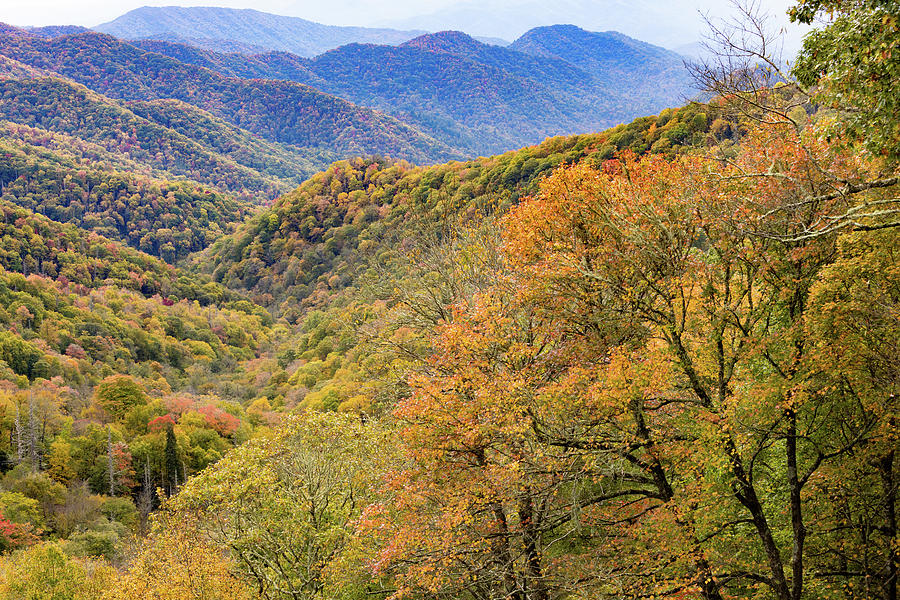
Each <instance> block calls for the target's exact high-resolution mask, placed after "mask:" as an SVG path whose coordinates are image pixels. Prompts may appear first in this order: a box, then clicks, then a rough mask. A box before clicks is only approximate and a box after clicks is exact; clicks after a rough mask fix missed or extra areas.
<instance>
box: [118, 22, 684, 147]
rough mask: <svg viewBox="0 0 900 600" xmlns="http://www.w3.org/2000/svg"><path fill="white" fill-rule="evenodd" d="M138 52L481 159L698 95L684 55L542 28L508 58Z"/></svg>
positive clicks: (495, 50) (442, 44)
mask: <svg viewBox="0 0 900 600" xmlns="http://www.w3.org/2000/svg"><path fill="white" fill-rule="evenodd" d="M135 45H137V46H139V47H141V48H144V49H146V50H149V51H152V52H157V53H160V54H164V55H166V56H170V57H172V58H175V59H177V60H180V61H183V62H186V63H190V64H192V65H197V66H200V67H205V68H208V69H211V70H213V71H216V72H218V73H221V74H223V75H228V76H232V77H251V78H255V77H263V78H268V79H284V80H288V81H298V82H301V83H305V84H308V85H311V86H313V87H315V88H317V89H321V90H323V91H326V92H329V93H331V94H335V95H337V96H340V97H342V98H346V99H347V100H350V101H351V102H354V103H357V104H362V105H365V106H374V107H376V108H379V109H381V110H384V111H385V112H387V113H389V114H391V115H393V116H395V117H397V118H398V119H400V120H402V121H404V122H407V123H410V124H412V125H414V126H415V127H417V128H418V129H419V130H421V131H424V132H426V133H428V134H430V135H431V136H433V137H435V138H436V139H439V140H441V141H444V142H446V143H448V144H450V145H451V146H453V147H456V148H460V149H464V150H466V151H467V152H468V153H474V154H486V153H496V152H502V151H503V150H505V149H508V148H510V147H518V146H522V145H525V144H528V143H534V142H536V141H540V140H543V139H544V138H545V137H547V136H552V135H557V134H559V133H561V132H587V131H598V130H600V129H605V128H607V127H608V126H610V125H613V124H615V123H619V122H621V121H623V120H629V119H632V118H634V117H636V116H638V115H646V114H650V113H653V112H657V111H658V110H660V109H661V108H664V107H667V106H670V105H672V104H673V103H675V102H678V103H680V102H683V101H684V99H686V98H691V97H693V96H695V95H696V93H697V90H696V89H695V88H694V87H693V85H692V80H691V78H690V75H689V73H688V71H687V70H686V69H685V67H684V65H683V60H684V59H683V57H681V56H679V55H677V54H675V53H674V52H671V51H668V50H664V49H663V48H659V47H656V46H652V45H650V44H644V43H642V42H638V41H637V40H633V39H631V38H628V37H626V36H623V35H620V34H616V33H614V32H607V33H594V32H588V31H584V30H582V29H579V28H577V27H574V26H568V27H566V26H556V27H541V28H537V29H534V30H532V31H529V32H528V33H526V34H525V35H523V36H522V38H521V39H520V40H517V41H516V42H515V43H514V44H513V45H512V46H510V48H503V47H500V46H495V45H491V44H485V43H481V42H479V41H476V40H475V39H473V38H472V37H470V36H468V35H466V34H464V33H461V32H458V31H444V32H439V33H435V34H427V35H422V36H419V37H417V38H415V39H413V40H410V41H408V42H406V43H403V44H401V45H400V46H384V45H373V44H358V43H357V44H348V45H346V46H342V47H340V48H336V49H334V50H331V51H329V52H326V53H324V54H322V55H320V56H317V57H315V58H312V59H304V58H301V57H299V56H295V55H293V54H289V53H286V52H268V53H262V54H255V55H250V56H248V55H245V54H237V53H232V54H228V53H217V52H211V51H207V50H202V49H198V48H195V47H191V46H188V45H184V44H176V43H172V42H166V41H155V40H142V41H139V42H135ZM588 57H590V60H589V59H588Z"/></svg>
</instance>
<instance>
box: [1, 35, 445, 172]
mask: <svg viewBox="0 0 900 600" xmlns="http://www.w3.org/2000/svg"><path fill="white" fill-rule="evenodd" d="M0 53H2V54H4V55H6V56H7V57H9V58H12V59H14V60H17V61H19V62H22V63H25V64H27V65H30V66H32V67H37V68H40V69H46V70H51V71H55V72H57V73H60V74H62V75H64V76H66V77H68V78H71V79H72V80H74V81H77V82H79V83H82V84H84V85H86V86H87V87H89V88H91V89H92V90H94V91H97V92H99V93H101V94H104V95H106V96H109V97H112V98H116V99H122V100H144V101H149V100H158V99H166V98H168V99H176V100H182V101H184V102H187V103H189V104H193V105H194V106H197V107H199V108H201V109H204V110H206V111H208V112H210V113H212V114H214V115H216V116H218V117H220V118H222V119H224V120H226V121H228V122H229V123H231V124H233V125H236V126H237V127H240V128H242V129H246V130H247V131H250V132H252V133H255V134H257V135H259V136H261V137H263V138H265V139H268V140H271V141H275V142H282V143H287V144H291V145H294V146H299V147H301V148H308V149H313V150H316V151H331V152H334V153H336V154H338V155H341V156H346V155H352V154H370V153H385V154H390V155H392V156H396V157H398V158H406V159H409V160H417V161H423V162H434V161H437V160H442V159H447V158H451V157H454V156H456V155H457V153H456V152H455V151H453V150H452V149H451V148H449V147H448V146H447V145H445V144H442V143H440V142H438V141H436V140H434V139H432V138H430V137H428V136H425V135H423V134H421V133H419V132H417V131H416V130H414V129H413V128H411V127H409V126H407V125H404V124H403V123H400V122H399V121H397V120H396V119H392V118H390V117H388V116H386V115H383V114H381V113H378V112H375V111H373V110H371V109H366V108H361V107H359V106H355V105H353V104H351V103H349V102H347V101H344V100H340V99H338V98H335V97H333V96H330V95H328V94H324V93H322V92H319V91H317V90H315V89H313V88H310V87H308V86H305V85H301V84H298V83H294V82H287V81H261V80H259V81H255V80H254V81H250V80H237V79H231V78H226V77H222V76H220V75H218V74H216V73H213V72H211V71H209V70H206V69H199V68H196V67H193V66H191V65H187V64H184V63H181V62H178V61H176V60H173V59H171V58H168V57H164V56H162V55H159V54H154V53H148V52H145V51H143V50H141V49H139V48H137V47H135V46H132V45H130V44H127V43H124V42H120V41H118V40H116V39H115V38H112V37H110V36H107V35H103V34H98V33H83V34H78V35H71V36H61V37H57V38H53V39H45V38H41V37H38V36H33V35H31V34H28V33H27V32H25V31H23V30H14V29H9V30H7V32H6V33H3V34H2V35H0Z"/></svg>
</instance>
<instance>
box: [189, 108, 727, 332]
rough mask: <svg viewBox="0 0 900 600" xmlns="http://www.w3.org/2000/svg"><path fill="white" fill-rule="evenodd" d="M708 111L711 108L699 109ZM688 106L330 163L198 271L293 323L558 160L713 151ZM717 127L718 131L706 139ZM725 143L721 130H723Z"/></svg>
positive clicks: (528, 188) (520, 190) (511, 193)
mask: <svg viewBox="0 0 900 600" xmlns="http://www.w3.org/2000/svg"><path fill="white" fill-rule="evenodd" d="M706 110H710V109H706ZM714 123H716V121H715V115H712V114H708V113H707V112H704V108H702V107H700V106H699V105H696V104H691V105H688V106H685V107H682V108H680V109H676V110H671V109H667V110H665V111H663V112H662V113H661V114H660V115H659V116H658V117H642V118H640V119H637V120H635V121H634V122H632V123H629V124H627V125H619V126H617V127H615V128H613V129H610V130H607V131H604V132H601V133H596V134H588V135H581V136H569V137H557V138H551V139H548V140H545V141H544V142H543V143H541V144H539V145H536V146H533V147H528V148H523V149H521V150H515V151H510V152H507V153H505V154H502V155H499V156H493V157H487V158H480V159H477V160H471V161H467V162H450V163H447V164H443V165H434V166H430V167H410V166H409V165H407V164H404V163H394V162H389V161H385V160H375V159H371V160H367V159H362V158H357V159H352V160H350V161H341V162H339V163H335V164H334V165H332V166H331V167H330V168H329V169H328V170H326V171H324V172H322V173H318V174H316V175H315V176H313V177H312V178H310V179H309V180H308V181H306V182H304V183H303V184H302V185H301V186H300V187H298V188H297V189H296V190H294V191H292V192H290V193H288V194H285V195H284V196H282V197H280V198H279V199H278V200H276V201H275V203H273V205H272V206H271V207H269V208H267V209H265V210H264V211H263V212H261V213H260V214H259V215H255V216H253V217H251V218H250V219H249V220H248V221H247V222H246V223H244V224H242V225H241V226H240V227H238V228H237V230H236V231H235V232H234V233H233V234H231V235H228V236H223V237H222V239H220V240H218V241H216V242H215V243H214V244H213V245H212V246H211V247H210V248H208V249H207V250H206V251H204V252H203V253H200V254H198V255H196V256H195V257H194V258H193V262H194V265H195V267H196V268H198V269H200V270H201V271H203V272H204V273H208V274H210V275H212V277H213V278H214V280H216V281H217V282H220V283H222V284H223V285H225V286H226V287H229V288H232V289H235V290H239V291H240V292H241V293H246V294H248V295H249V296H251V297H252V298H253V299H254V301H256V302H258V303H260V304H262V305H264V306H266V307H267V308H269V309H270V310H273V311H274V312H276V313H278V314H280V315H282V316H285V317H287V318H288V319H289V320H294V319H297V318H299V317H301V316H302V315H303V314H304V313H305V312H307V311H308V309H309V308H310V307H319V306H320V305H322V304H328V303H330V302H337V301H336V300H334V298H335V297H337V294H338V293H339V292H340V291H341V290H343V289H344V288H347V287H352V286H356V285H358V284H359V277H360V275H361V274H362V273H363V272H364V271H365V269H367V268H368V266H369V265H368V262H369V261H370V259H371V258H372V257H377V256H381V255H382V253H385V252H387V253H393V252H396V251H397V250H398V248H402V247H406V246H408V245H409V244H410V243H413V242H414V241H415V240H424V239H429V237H430V236H432V235H434V234H440V232H441V228H442V227H444V226H445V225H446V224H447V223H448V222H455V221H456V220H459V219H462V220H466V219H472V218H473V217H475V216H476V215H484V214H491V213H496V212H502V211H503V210H505V209H506V208H508V207H509V206H511V205H513V204H515V203H516V202H518V200H519V199H520V198H522V197H524V196H527V195H529V194H531V193H533V192H534V191H535V190H536V189H537V184H538V182H539V181H540V179H541V178H542V177H543V176H544V175H546V174H547V173H549V172H550V171H551V170H553V169H555V168H556V167H557V166H559V165H560V164H563V163H567V164H568V163H575V162H581V161H589V162H591V163H594V164H601V163H602V162H603V161H604V160H607V159H609V158H612V157H613V156H614V154H615V153H616V152H618V151H626V150H627V151H631V152H634V153H637V154H642V153H649V152H654V153H665V154H669V155H672V154H676V153H679V152H683V151H685V150H686V149H688V148H690V147H695V146H701V147H702V146H705V145H707V144H716V143H719V141H721V138H720V137H717V135H720V134H721V133H722V132H725V131H726V129H727V128H726V127H724V126H722V125H720V124H717V127H716V128H713V127H712V125H711V124H714ZM713 129H716V132H718V133H717V134H715V135H714V134H713V133H711V132H713ZM727 131H728V135H731V130H727Z"/></svg>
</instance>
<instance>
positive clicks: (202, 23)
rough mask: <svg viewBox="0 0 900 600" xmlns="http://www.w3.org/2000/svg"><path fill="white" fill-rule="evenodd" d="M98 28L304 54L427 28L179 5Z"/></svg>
mask: <svg viewBox="0 0 900 600" xmlns="http://www.w3.org/2000/svg"><path fill="white" fill-rule="evenodd" d="M94 30H95V31H99V32H101V33H108V34H110V35H113V36H115V37H117V38H121V39H126V40H142V39H153V40H164V41H171V42H185V43H189V44H191V45H195V46H199V47H201V48H206V49H210V50H219V51H226V52H259V51H266V50H283V51H286V52H292V53H294V54H297V55H299V56H316V55H317V54H321V53H322V52H326V51H327V50H331V49H332V48H337V47H338V46H343V45H344V44H350V43H353V42H359V43H371V44H399V43H402V42H404V41H406V40H408V39H411V38H413V37H415V36H416V35H419V34H421V33H423V32H422V31H397V30H395V29H371V28H366V27H336V26H331V25H321V24H319V23H314V22H312V21H307V20H305V19H300V18H297V17H284V16H280V15H273V14H269V13H264V12H260V11H258V10H252V9H233V8H217V7H180V6H164V7H162V6H160V7H151V6H144V7H141V8H137V9H135V10H132V11H130V12H128V13H126V14H124V15H122V16H121V17H119V18H117V19H115V20H114V21H110V22H109V23H104V24H102V25H98V26H96V27H94Z"/></svg>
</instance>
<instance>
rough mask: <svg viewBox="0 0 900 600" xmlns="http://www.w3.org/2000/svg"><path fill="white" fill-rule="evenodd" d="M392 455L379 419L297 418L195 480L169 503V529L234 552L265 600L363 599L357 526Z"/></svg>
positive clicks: (361, 547)
mask: <svg viewBox="0 0 900 600" xmlns="http://www.w3.org/2000/svg"><path fill="white" fill-rule="evenodd" d="M391 456H392V450H391V446H390V443H389V440H388V438H387V436H386V433H385V431H384V430H383V429H382V428H381V427H380V426H379V425H378V424H377V423H375V422H372V421H368V422H363V421H361V420H360V419H359V417H356V416H348V415H339V414H308V415H303V416H297V417H293V418H291V419H289V420H287V421H286V423H285V424H284V425H283V426H282V427H279V428H278V429H277V430H275V431H273V432H272V433H271V434H269V435H266V436H263V437H261V438H257V439H254V440H251V441H249V442H247V443H245V444H243V445H242V446H240V447H239V448H236V449H235V450H234V451H233V452H232V453H230V454H229V455H228V456H226V457H225V458H223V459H222V460H221V461H220V462H218V463H217V464H216V465H214V466H213V467H211V468H209V469H207V470H206V471H204V472H203V473H201V474H199V475H197V476H196V477H193V478H191V479H190V480H188V482H187V483H186V484H185V485H184V486H183V488H182V489H181V490H180V492H179V494H178V495H177V496H175V497H173V498H172V499H171V500H170V501H169V503H168V504H167V510H168V511H169V512H170V517H169V519H168V520H167V521H166V523H167V525H166V526H167V527H174V528H182V527H184V528H186V529H188V530H192V531H195V532H196V535H198V536H201V537H203V538H205V539H209V540H210V542H211V543H213V544H215V545H216V546H217V547H220V548H225V549H227V550H228V552H229V554H230V556H231V558H232V559H233V561H234V564H235V565H236V568H237V570H238V571H239V572H240V573H242V574H243V576H244V577H246V578H248V579H249V580H250V581H252V582H253V583H254V588H255V589H256V591H257V593H258V595H259V596H260V597H262V598H266V599H272V600H276V599H278V600H280V599H300V598H303V599H306V598H322V597H332V594H341V595H343V596H344V597H351V596H353V595H354V594H356V593H359V594H365V592H364V590H365V585H366V584H367V583H368V581H369V577H368V576H365V575H359V572H360V571H361V570H362V569H361V566H362V561H361V560H354V559H361V557H363V556H365V545H364V544H363V545H357V544H356V543H355V542H354V541H353V540H352V535H351V534H352V532H353V529H354V527H353V522H354V520H355V519H356V518H358V516H359V514H360V512H361V510H362V508H363V506H365V503H366V502H367V501H368V500H370V499H371V495H372V494H373V493H374V490H375V489H376V486H375V484H376V482H377V478H378V477H379V474H380V473H381V472H382V469H383V464H384V463H385V462H386V461H388V460H390V458H391ZM360 581H361V583H360ZM357 585H359V586H360V587H359V588H357V587H356V586H357Z"/></svg>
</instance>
